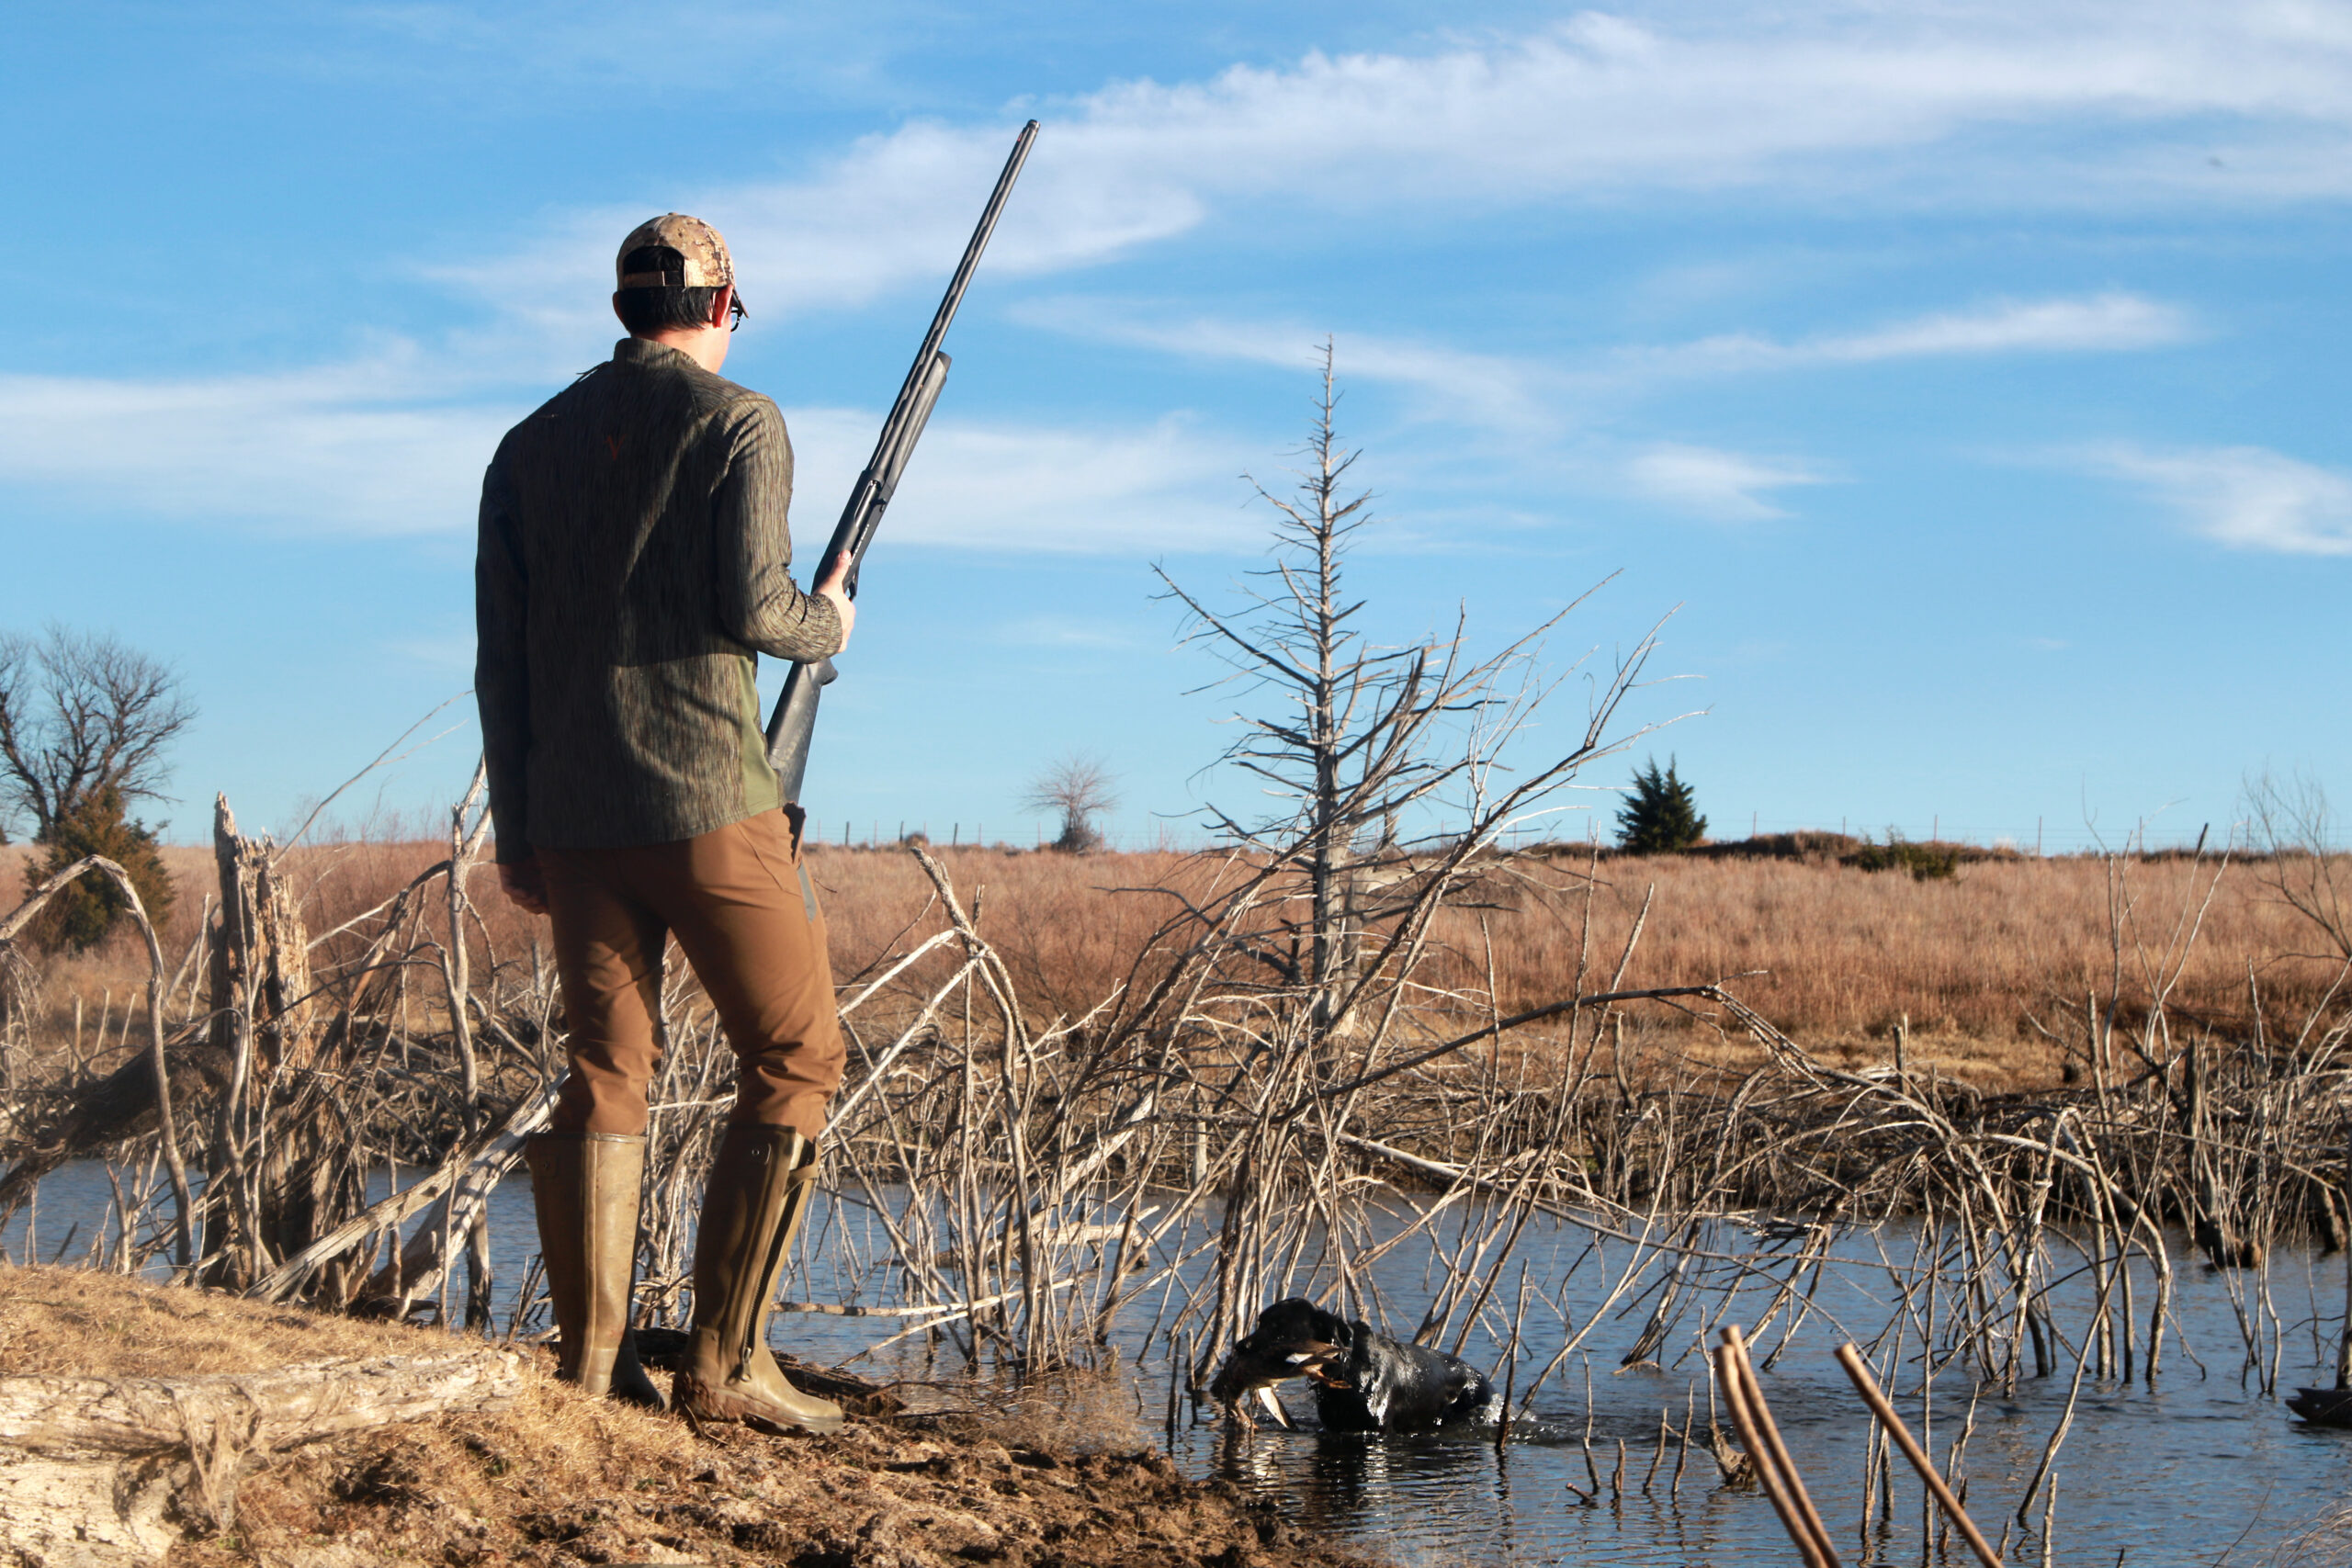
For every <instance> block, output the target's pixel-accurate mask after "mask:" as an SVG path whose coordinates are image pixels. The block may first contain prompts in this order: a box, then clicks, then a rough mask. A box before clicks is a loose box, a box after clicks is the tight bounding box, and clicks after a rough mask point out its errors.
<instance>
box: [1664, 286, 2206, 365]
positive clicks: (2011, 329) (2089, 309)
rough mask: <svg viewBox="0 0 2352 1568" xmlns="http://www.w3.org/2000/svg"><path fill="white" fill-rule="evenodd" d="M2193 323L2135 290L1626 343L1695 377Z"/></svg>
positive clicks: (2169, 336)
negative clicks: (1831, 326) (1829, 327)
mask: <svg viewBox="0 0 2352 1568" xmlns="http://www.w3.org/2000/svg"><path fill="white" fill-rule="evenodd" d="M2192 330H2193V328H2192V323H2191V322H2190V320H2189V317H2188V312H2187V311H2185V310H2181V309H2180V308H2179V307H2177V306H2174V305H2168V304H2165V302H2164V301H2162V300H2158V299H2147V298H2144V297H2143V296H2141V295H2137V294H2127V293H2107V294H2096V295H2091V296H2089V297H2087V298H2084V299H2007V300H2000V301H1997V302H1996V303H1993V304H1991V305H1987V306H1985V307H1982V308H1980V309H1977V310H1951V311H1938V312H1935V313H1932V314H1929V315H1925V316H1916V317H1913V318H1912V319H1910V320H1908V321H1896V322H1894V323H1892V324H1891V325H1888V326H1884V327H1881V328H1878V329H1877V330H1875V331H1871V332H1863V333H1830V334H1825V335H1822V336H1817V337H1810V338H1800V339H1798V340H1796V341H1795V342H1793V343H1783V342H1781V341H1780V340H1778V339H1775V338H1770V337H1763V336H1759V335H1757V334H1753V333H1731V334H1726V335H1724V336H1720V337H1712V338H1702V339H1700V340H1699V341H1698V342H1696V343H1688V344H1675V345H1672V346H1670V347H1664V348H1647V349H1634V350H1628V351H1626V353H1625V354H1624V355H1623V358H1624V360H1625V361H1626V363H1627V365H1628V367H1633V368H1635V369H1637V370H1638V371H1646V372H1648V373H1651V374H1655V375H1667V376H1690V375H1706V374H1723V373H1726V372H1731V371H1740V370H1786V369H1798V368H1803V367H1807V366H1816V365H1870V364H1876V363H1880V362H1883V361H1887V360H1901V359H1922V358H1939V357H1947V356H1960V355H1991V354H2100V353H2107V354H2112V353H2121V352H2128V351H2131V350H2135V349H2145V348H2160V347H2163V346H2165V345H2166V344H2175V343H2180V342H2183V341H2185V340H2186V339H2187V338H2188V336H2189V335H2190V333H2191V332H2192Z"/></svg>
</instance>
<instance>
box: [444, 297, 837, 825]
mask: <svg viewBox="0 0 2352 1568" xmlns="http://www.w3.org/2000/svg"><path fill="white" fill-rule="evenodd" d="M791 500H792V443H791V440H790V438H789V437H788V436H787V435H786V432H785V428H784V416H783V415H782V414H780V413H778V412H776V407H775V404H774V403H772V402H770V401H769V400H767V399H765V398H763V397H762V396H760V395H759V394H758V393H756V392H752V391H749V390H746V389H743V388H741V387H739V386H737V385H736V384H735V383H734V382H732V381H729V380H725V379H723V378H720V377H718V376H714V375H712V374H711V373H710V372H708V371H707V370H705V369H703V368H702V367H700V366H698V365H696V364H695V362H694V361H693V360H691V359H689V358H688V357H687V356H686V355H684V354H681V353H679V352H678V351H677V350H676V349H673V348H669V347H665V346H664V345H662V344H656V343H650V342H646V341H644V340H642V339H638V338H628V339H624V340H623V341H622V342H621V343H620V344H619V345H618V346H617V347H616V348H615V349H614V351H613V357H612V360H611V362H610V363H608V364H605V365H599V366H597V367H595V368H594V369H593V370H591V371H589V372H588V373H587V374H586V375H584V376H582V377H581V378H579V379H578V380H577V381H574V382H573V383H572V384H571V386H570V387H568V388H566V389H564V390H563V391H561V392H559V393H557V394H556V395H555V396H554V397H553V398H551V399H549V400H548V401H547V402H546V403H545V404H544V405H542V406H541V407H540V409H539V410H538V411H537V412H536V413H534V414H532V415H531V416H530V417H529V418H528V419H526V420H525V421H524V422H523V423H520V424H518V425H516V426H515V428H514V429H513V430H510V431H508V432H507V433H506V438H505V439H504V440H503V441H502V442H500V443H499V446H498V455H497V456H496V457H493V458H492V459H491V464H490V471H489V473H488V474H486V475H485V476H484V477H483V479H482V491H481V537H480V543H479V547H478V548H477V551H476V555H475V558H474V615H475V631H476V645H475V647H476V651H475V664H474V696H475V699H476V701H477V702H478V703H479V704H480V705H481V731H482V747H483V754H484V757H485V759H486V760H487V762H488V766H489V774H490V808H491V813H492V818H493V819H494V821H495V825H496V829H497V834H498V858H499V859H500V860H501V861H509V862H511V861H517V860H524V859H527V858H529V855H530V853H531V847H532V846H533V845H534V844H548V845H553V846H560V847H566V848H586V847H597V846H612V845H622V844H652V843H667V842H670V841H673V840H678V839H687V838H692V837H694V836H695V834H698V833H707V832H709V831H711V830H713V829H718V828H723V827H725V826H727V824H729V823H730V822H736V821H740V820H741V819H742V818H746V817H750V816H753V815H755V814H757V813H759V812H762V811H768V810H773V809H775V807H776V805H777V804H778V797H777V791H776V780H775V773H774V772H773V771H772V770H771V769H770V768H769V767H768V764H767V759H766V754H765V749H764V747H763V744H762V739H761V730H760V714H759V694H758V692H757V689H756V688H755V687H754V686H753V684H752V671H753V666H754V664H755V662H756V660H755V657H754V656H755V655H756V654H760V653H765V654H769V655H771V656H773V657H775V658H777V659H795V660H815V659H820V658H824V657H827V656H829V655H831V654H833V653H836V652H838V651H840V649H841V642H842V630H841V618H840V616H839V615H838V614H837V613H836V612H835V611H834V609H833V606H832V605H831V604H829V603H827V602H826V601H824V600H822V599H819V598H816V597H813V596H811V595H809V594H804V593H802V592H800V591H799V590H798V589H797V588H796V587H795V586H794V585H793V581H792V578H791V575H790V571H789V568H790V566H791V561H792V541H791V536H790V535H789V534H788V533H787V532H786V522H785V513H786V508H787V507H788V505H789V504H790V502H791Z"/></svg>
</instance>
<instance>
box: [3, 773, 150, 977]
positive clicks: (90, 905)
mask: <svg viewBox="0 0 2352 1568" xmlns="http://www.w3.org/2000/svg"><path fill="white" fill-rule="evenodd" d="M40 843H41V845H42V846H43V850H44V852H43V853H42V854H40V856H38V857H36V858H34V859H32V860H28V861H27V862H26V863H25V889H26V891H27V892H30V891H31V890H32V889H33V888H35V887H38V886H40V885H41V884H42V883H44V882H46V881H48V880H49V879H50V878H51V877H52V876H54V875H56V874H58V873H59V872H61V871H63V870H64V869H65V868H66V867H67V866H69V865H72V864H73V863H74V862H75V861H78V860H80V859H81V858H82V857H83V856H85V855H104V856H106V857H107V859H108V860H110V861H113V862H114V863H117V864H118V865H119V866H121V867H122V869H123V870H124V871H126V872H129V873H130V885H131V886H133V887H136V888H138V889H139V901H140V902H141V904H144V905H145V906H146V907H147V918H148V919H150V920H151V921H153V923H154V925H155V927H156V929H157V930H159V931H160V930H161V929H162V928H163V925H164V920H165V919H167V918H168V917H169V916H170V914H171V912H172V877H171V874H170V873H169V872H167V871H165V870H164V857H163V856H162V855H161V854H159V853H157V852H156V849H155V830H154V829H152V828H150V827H148V826H147V825H146V824H145V823H143V822H132V821H130V820H128V819H127V818H125V816H124V811H123V804H122V792H121V791H120V790H119V789H117V788H115V787H114V786H113V785H111V784H108V785H107V786H106V787H105V788H103V789H100V790H97V791H96V792H95V793H93V794H91V795H86V796H85V797H84V798H83V800H82V802H81V804H80V805H78V806H76V807H74V809H73V810H71V811H70V812H68V813H67V814H66V815H65V816H63V817H61V818H57V820H56V821H54V822H53V823H51V826H50V830H49V831H48V832H47V833H45V834H43V835H42V836H41V838H40ZM129 908H130V904H129V902H128V901H127V900H125V899H124V897H123V896H122V889H121V888H119V887H117V886H115V885H114V879H113V878H111V877H107V876H100V875H96V874H90V875H85V876H82V877H78V878H76V879H75V880H74V883H73V884H72V885H71V886H68V887H66V888H64V889H63V890H62V891H61V892H60V893H59V894H58V895H57V897H54V898H52V899H51V900H50V902H49V907H48V908H45V909H43V910H42V911H41V912H40V916H39V917H38V918H37V919H35V920H34V922H33V926H32V929H31V931H29V932H28V935H30V936H31V937H32V939H33V941H34V942H35V943H36V944H37V945H39V946H40V947H43V948H46V949H48V950H49V951H51V952H52V953H53V952H56V951H57V950H59V949H60V948H66V949H71V950H72V951H74V952H75V953H80V952H83V951H84V950H85V949H87V948H91V947H95V946H96V945H97V944H98V942H101V941H102V940H104V939H105V937H106V934H107V932H108V931H112V930H113V929H114V924H115V921H116V920H117V919H119V918H120V917H121V916H122V914H123V913H124V911H126V910H128V909H129Z"/></svg>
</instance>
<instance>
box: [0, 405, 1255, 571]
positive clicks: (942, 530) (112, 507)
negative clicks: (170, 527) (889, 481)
mask: <svg viewBox="0 0 2352 1568" xmlns="http://www.w3.org/2000/svg"><path fill="white" fill-rule="evenodd" d="M450 383H451V384H450V386H449V387H448V388H447V389H445V390H446V391H448V392H451V393H455V392H459V391H463V392H467V393H469V394H471V392H472V389H470V388H469V387H467V386H465V384H464V382H463V380H462V378H458V377H455V376H452V377H451V378H450ZM434 390H435V388H434V387H433V385H432V381H431V378H430V377H429V376H428V375H424V374H423V373H421V371H420V368H419V367H417V366H416V365H414V364H413V363H410V362H409V361H407V360H406V359H396V360H390V361H384V362H368V363H356V364H350V365H343V366H331V367H321V368H318V369H313V370H304V371H293V372H288V373H286V374H283V375H278V376H250V377H222V378H214V379H210V380H187V381H170V382H145V381H128V380H123V381H108V380H99V379H96V378H62V377H40V376H0V430H5V431H6V433H7V435H6V439H5V440H0V485H6V486H8V487H10V488H12V489H19V490H21V491H28V492H30V493H33V494H36V495H45V496H49V497H53V498H55V499H57V500H59V501H61V502H67V503H70V504H72V505H74V507H75V508H76V509H77V510H85V511H91V510H99V511H122V512H130V513H139V514H143V515H147V516H154V517H163V518H169V519H179V520H188V521H196V522H209V523H227V524H231V525H244V526H259V527H262V528H264V529H267V530H282V531H286V532H291V533H302V534H336V535H401V534H416V535H426V534H455V533H464V532H469V531H470V530H471V529H472V527H473V525H474V517H475V513H476V510H477V505H478V502H479V501H480V497H481V474H482V469H483V468H484V467H485V466H486V465H487V464H488V462H489V460H490V456H491V454H492V452H493V451H494V450H495V449H496V448H497V446H498V440H499V437H500V436H502V435H503V434H505V432H506V429H507V427H508V426H509V425H511V424H513V423H515V421H516V420H517V419H519V418H521V417H522V416H523V415H524V414H525V413H526V412H529V404H528V403H527V402H521V401H518V402H516V403H515V404H512V405H505V406H497V405H483V404H481V403H479V402H466V403H448V402H444V401H442V400H435V399H434V398H433V397H432V395H431V394H432V393H433V392H434ZM785 417H786V423H788V424H789V425H790V427H791V429H792V432H793V446H794V451H795V455H796V457H797V458H798V468H797V475H796V487H797V506H796V507H795V515H796V522H797V529H798V531H799V533H800V536H801V538H802V540H803V541H804V544H803V547H804V548H807V547H808V545H807V543H806V541H807V540H808V538H809V535H810V534H812V533H814V534H816V536H817V537H818V539H819V540H820V541H821V539H822V537H823V534H824V532H828V531H830V530H831V526H832V523H833V518H834V515H835V513H836V510H837V509H838V507H839V506H840V505H841V502H842V498H844V497H845V496H846V495H847V494H848V492H849V489H850V486H851V484H852V483H853V482H854V479H855V478H856V475H857V471H858V468H859V467H860V466H861V465H862V464H863V463H864V462H865V458H866V456H867V454H868V453H869V452H870V451H871V450H872V448H873V444H874V437H875V433H876V431H877V430H878V429H880V427H881V423H882V416H881V415H880V413H878V412H862V411H857V410H846V409H825V408H820V409H786V411H785ZM1241 467H1242V462H1241V457H1240V454H1239V453H1238V451H1237V450H1234V449H1233V448H1231V447H1230V446H1227V445H1225V444H1223V443H1220V442H1218V441H1216V440H1215V439H1213V438H1211V437H1208V436H1205V435H1204V434H1200V433H1198V432H1196V431H1195V430H1193V428H1192V427H1191V426H1190V425H1188V424H1187V423H1184V422H1182V421H1180V420H1174V419H1162V420H1159V421H1157V422H1152V423H1139V424H1129V425H1125V426H1114V427H1109V428H1103V429H1093V428H1089V429H1075V428H1053V427H1041V426H1035V425H1022V424H1015V423H1001V424H986V423H968V422H964V421H959V420H956V419H939V420H934V421H933V423H932V425H931V427H930V429H929V430H928V431H927V432H926V433H925V435H924V438H923V442H922V447H921V449H920V450H919V452H918V454H917V456H916V457H915V460H914V462H913V464H912V465H911V467H910V468H909V469H908V472H907V476H906V478H905V479H904V480H903V481H902V482H901V484H900V486H899V495H898V499H897V501H896V502H895V503H894V504H893V506H892V508H891V513H890V519H889V523H888V526H887V531H886V534H885V537H886V539H889V540H894V541H898V542H903V543H909V544H924V545H933V546H950V547H970V548H978V549H1013V550H1021V549H1038V550H1070V551H1096V550H1134V549H1148V550H1171V551H1183V550H1191V549H1202V548H1222V547H1227V546H1228V545H1231V544H1233V543H1235V542H1236V541H1237V540H1238V539H1241V538H1243V537H1246V536H1248V535H1249V528H1248V525H1247V524H1246V522H1245V521H1244V520H1243V519H1242V518H1241V517H1240V515H1239V513H1238V502H1239V498H1240V495H1241V493H1242V492H1241V488H1240V486H1239V483H1238V480H1237V479H1236V478H1235V476H1236V474H1237V473H1238V471H1239V469H1240V468H1241Z"/></svg>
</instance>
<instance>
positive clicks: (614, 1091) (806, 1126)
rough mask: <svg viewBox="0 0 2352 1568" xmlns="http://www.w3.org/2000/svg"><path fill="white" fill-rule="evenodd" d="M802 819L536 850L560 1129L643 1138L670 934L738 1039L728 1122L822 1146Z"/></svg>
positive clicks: (819, 1022)
mask: <svg viewBox="0 0 2352 1568" xmlns="http://www.w3.org/2000/svg"><path fill="white" fill-rule="evenodd" d="M796 818H797V814H796ZM796 818H787V816H786V813H785V812H783V811H763V812H762V813H760V814H759V815H758V816H756V817H749V818H744V819H743V820H742V821H741V822H732V823H729V825H728V826H726V827H724V828H721V829H718V830H717V831H715V832H709V833H703V834H699V835H697V836H695V837H694V838H691V839H683V840H679V841H677V842H675V843H668V844H639V845H633V846H630V847H628V848H625V849H593V850H578V849H573V850H565V849H548V848H545V847H542V848H540V849H539V851H538V852H537V853H538V861H539V865H540V868H541V871H542V873H543V874H544V875H545V877H546V879H547V895H548V915H549V917H550V918H551V919H552V920H553V923H554V926H555V962H556V971H557V973H558V975H559V976H560V977H561V978H562V981H563V1010H564V1014H565V1017H566V1018H567V1019H568V1021H570V1024H571V1077H570V1078H568V1079H566V1080H565V1082H564V1086H563V1090H562V1093H561V1094H560V1097H559V1098H558V1099H557V1100H556V1107H555V1114H554V1117H553V1120H552V1122H551V1123H550V1124H551V1126H552V1127H553V1129H554V1130H555V1131H556V1132H559V1133H625V1134H638V1133H642V1132H644V1131H645V1122H646V1103H645V1093H646V1086H647V1085H648V1084H649V1083H650V1081H651V1080H652V1077H653V1070H654V1067H655V1066H657V1065H658V1064H659V1063H660V1061H661V1055H662V1052H661V1046H660V1045H659V1043H657V1041H656V1037H655V1026H656V1022H657V1021H658V1020H659V1018H660V1016H661V997H662V946H663V942H664V939H665V938H666V937H668V936H670V935H673V934H674V935H675V936H676V937H677V939H678V946H679V947H680V949H682V950H683V951H684V953H685V955H686V962H687V963H688V964H692V965H693V966H694V972H695V978H697V979H699V980H700V981H701V982H702V986H703V989H704V990H705V991H706V992H707V993H708V994H709V996H710V999H711V1001H712V1003H713V1005H715V1006H716V1007H717V1008H718V1017H719V1021H721V1022H722V1023H723V1024H725V1026H726V1029H727V1039H728V1043H729V1044H731V1045H732V1046H734V1048H735V1055H736V1062H737V1067H738V1080H739V1081H738V1083H737V1086H736V1091H735V1110H734V1112H733V1114H732V1115H731V1116H730V1117H729V1120H730V1121H732V1122H738V1123H741V1124H748V1125H757V1126H770V1127H790V1128H792V1129H794V1130H795V1131H797V1132H798V1133H799V1134H800V1135H801V1136H802V1137H804V1138H807V1139H808V1140H809V1142H810V1143H812V1144H813V1143H815V1142H816V1140H817V1137H818V1135H819V1134H821V1133H822V1132H823V1131H824V1129H825V1107H826V1105H827V1103H828V1102H829V1101H830V1100H831V1099H832V1096H833V1091H834V1090H835V1089H839V1088H840V1087H841V1082H842V1063H843V1055H842V1033H841V1018H840V1014H839V1013H838V1012H837V1011H836V1010H835V1009H834V1005H833V976H832V965H831V958H830V956H829V955H828V953H827V952H826V949H825V920H824V916H823V914H822V912H821V911H820V910H819V908H817V889H816V886H815V884H813V883H811V882H810V881H809V873H808V870H807V868H806V867H805V866H803V865H802V863H801V861H800V835H799V831H798V829H797V820H796Z"/></svg>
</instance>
